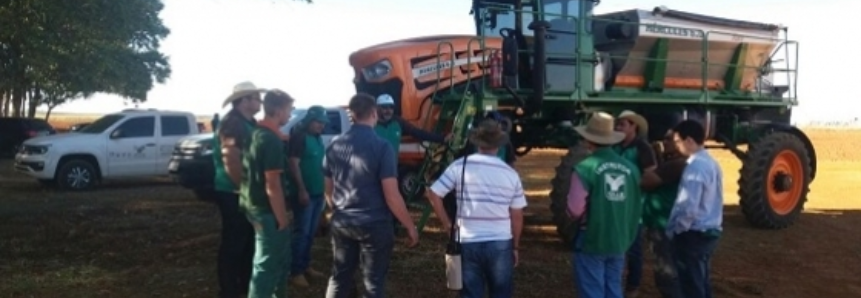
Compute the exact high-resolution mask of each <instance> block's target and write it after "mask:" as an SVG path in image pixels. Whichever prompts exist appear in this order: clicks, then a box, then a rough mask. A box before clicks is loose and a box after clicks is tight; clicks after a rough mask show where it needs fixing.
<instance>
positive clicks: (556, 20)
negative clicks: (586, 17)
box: [541, 0, 582, 92]
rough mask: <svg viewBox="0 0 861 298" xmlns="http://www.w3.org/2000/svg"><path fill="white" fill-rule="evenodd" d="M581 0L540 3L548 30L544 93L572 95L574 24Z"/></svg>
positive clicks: (574, 75)
mask: <svg viewBox="0 0 861 298" xmlns="http://www.w3.org/2000/svg"><path fill="white" fill-rule="evenodd" d="M581 1H582V0H543V1H542V7H541V9H542V11H541V12H542V16H543V17H544V21H546V22H548V23H549V24H550V28H548V29H547V37H546V41H547V42H546V45H545V47H546V53H547V62H546V63H547V66H546V68H547V74H546V75H545V78H546V80H547V85H548V87H547V91H550V92H571V91H574V90H575V88H576V82H577V67H578V66H577V64H576V60H575V55H576V52H577V39H578V36H577V22H578V18H580V2H581Z"/></svg>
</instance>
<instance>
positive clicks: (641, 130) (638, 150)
mask: <svg viewBox="0 0 861 298" xmlns="http://www.w3.org/2000/svg"><path fill="white" fill-rule="evenodd" d="M616 130H617V131H619V132H622V133H624V134H625V138H624V139H623V140H622V142H620V143H619V144H617V145H615V146H613V149H614V150H616V153H618V154H619V155H621V156H622V157H624V158H625V159H627V160H628V161H630V162H632V163H634V165H636V166H637V168H638V169H639V172H640V173H641V174H642V173H644V172H645V171H651V170H654V169H655V168H656V167H657V159H656V157H655V151H654V149H652V146H650V145H649V142H648V140H647V138H648V134H649V123H648V122H647V121H646V118H644V117H643V116H641V115H640V114H637V113H635V112H633V111H630V110H626V111H623V112H622V113H620V114H619V117H617V120H616ZM642 230H643V229H642V227H640V228H638V230H637V231H638V232H637V238H636V240H634V244H632V245H631V249H629V250H628V253H627V264H626V265H627V266H626V267H627V268H628V271H627V272H628V276H627V277H626V278H625V296H626V297H627V298H636V297H637V296H638V295H639V288H640V281H641V280H642V278H643V236H642Z"/></svg>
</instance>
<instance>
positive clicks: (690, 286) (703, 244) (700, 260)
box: [672, 231, 719, 298]
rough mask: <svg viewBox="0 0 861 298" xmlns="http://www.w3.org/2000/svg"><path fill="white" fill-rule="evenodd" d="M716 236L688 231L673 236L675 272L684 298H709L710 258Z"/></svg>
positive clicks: (710, 294)
mask: <svg viewBox="0 0 861 298" xmlns="http://www.w3.org/2000/svg"><path fill="white" fill-rule="evenodd" d="M718 238H719V237H717V236H712V235H708V234H706V233H703V232H696V231H688V232H683V233H679V234H677V235H675V236H673V240H672V241H673V251H674V252H675V254H676V270H678V273H679V284H680V285H681V288H682V294H684V297H685V298H711V297H712V289H711V280H710V279H711V276H710V271H711V257H712V253H714V250H715V248H716V247H717V243H718Z"/></svg>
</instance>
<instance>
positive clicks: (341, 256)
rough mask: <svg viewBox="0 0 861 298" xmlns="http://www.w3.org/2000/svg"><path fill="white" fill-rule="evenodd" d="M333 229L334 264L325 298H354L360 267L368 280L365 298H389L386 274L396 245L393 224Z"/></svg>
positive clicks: (386, 222) (387, 222) (333, 227)
mask: <svg viewBox="0 0 861 298" xmlns="http://www.w3.org/2000/svg"><path fill="white" fill-rule="evenodd" d="M330 227H331V234H332V259H333V262H332V276H331V277H330V278H329V287H328V288H327V289H326V298H346V297H352V295H354V294H355V291H356V287H355V286H356V284H355V283H354V282H353V273H354V272H355V271H356V269H358V268H359V267H361V269H362V275H363V276H364V278H365V280H364V282H365V296H364V297H365V298H368V297H373V298H382V297H386V296H387V295H386V290H385V287H386V273H388V271H389V261H390V260H391V258H392V249H393V248H394V246H395V234H394V231H392V224H391V222H389V221H385V222H383V223H380V224H375V225H372V226H357V227H339V226H335V225H332V226H330Z"/></svg>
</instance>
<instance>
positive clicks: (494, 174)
mask: <svg viewBox="0 0 861 298" xmlns="http://www.w3.org/2000/svg"><path fill="white" fill-rule="evenodd" d="M469 140H470V142H471V143H472V144H474V145H475V146H476V147H477V149H478V153H476V154H470V155H467V156H464V157H462V158H459V159H457V160H455V161H454V162H452V163H451V164H450V165H449V166H448V168H446V169H445V170H444V171H443V174H442V176H440V177H439V179H438V180H437V181H436V182H434V184H433V185H431V187H430V191H428V198H429V200H430V202H431V205H432V206H433V209H434V212H435V213H436V215H437V218H439V219H440V221H441V222H442V225H443V227H444V228H445V229H446V230H449V231H452V226H453V225H454V226H455V228H454V230H453V233H452V234H453V235H454V236H455V237H454V239H453V240H454V241H456V242H459V243H460V245H461V256H462V259H461V262H462V264H463V265H462V279H463V288H462V290H461V293H460V294H461V297H467V298H472V297H484V293H485V289H487V290H488V291H489V293H488V297H511V296H512V288H513V279H512V277H513V271H514V267H515V266H517V263H518V258H519V256H518V253H517V251H518V248H519V245H520V234H521V230H522V229H523V208H524V207H526V197H525V195H524V192H523V185H522V184H521V182H520V176H519V175H518V174H517V171H515V170H514V169H513V168H511V167H510V166H508V165H506V164H505V163H504V162H503V161H502V160H500V159H499V157H498V156H497V155H496V154H497V151H498V150H499V148H500V147H502V146H504V145H505V144H506V143H508V136H507V134H506V133H505V132H503V131H502V129H501V128H500V126H499V123H498V122H496V121H494V120H493V119H485V120H484V121H482V122H481V123H479V124H478V125H477V126H476V127H475V128H473V129H472V131H471V132H470V136H469ZM464 186H468V187H464ZM452 191H454V192H455V193H454V195H455V197H456V198H457V200H456V206H453V207H454V208H452V209H454V210H446V208H445V207H444V206H443V202H442V199H441V198H442V197H445V196H446V195H447V194H449V193H451V192H452ZM452 211H453V212H452Z"/></svg>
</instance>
